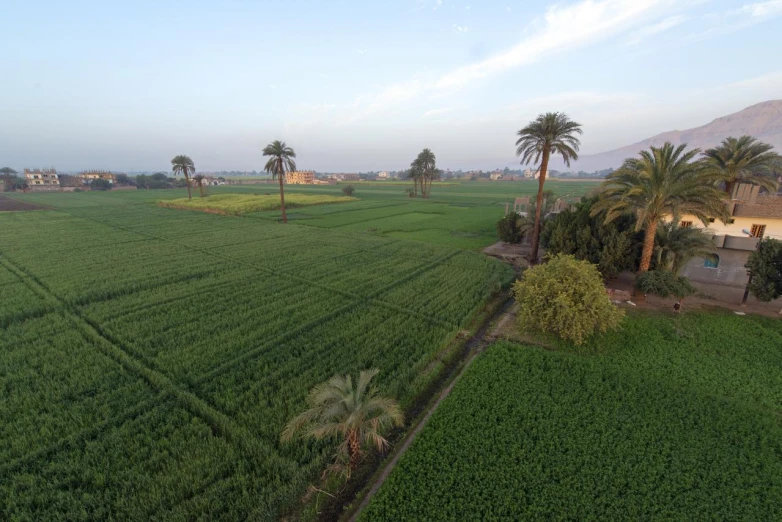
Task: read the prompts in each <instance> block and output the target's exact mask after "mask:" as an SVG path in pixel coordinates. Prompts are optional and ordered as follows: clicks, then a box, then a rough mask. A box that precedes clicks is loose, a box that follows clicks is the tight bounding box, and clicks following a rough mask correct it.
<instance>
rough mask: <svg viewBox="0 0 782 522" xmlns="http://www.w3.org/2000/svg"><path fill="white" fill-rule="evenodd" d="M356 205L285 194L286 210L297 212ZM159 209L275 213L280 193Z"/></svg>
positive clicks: (169, 203) (174, 203) (177, 202)
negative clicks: (335, 204)
mask: <svg viewBox="0 0 782 522" xmlns="http://www.w3.org/2000/svg"><path fill="white" fill-rule="evenodd" d="M348 201H358V200H357V199H356V198H351V197H348V196H329V195H320V194H296V193H292V194H288V196H287V197H286V198H285V207H286V209H287V208H299V207H309V206H313V205H328V204H333V203H347V202H348ZM160 205H161V206H164V207H169V208H182V209H189V210H204V211H208V212H216V213H220V214H232V215H234V216H242V215H244V214H249V213H251V212H263V211H265V210H278V209H279V208H280V195H279V193H274V194H272V193H269V194H255V193H254V194H246V193H245V194H213V195H211V196H208V197H203V198H200V197H197V198H194V199H187V198H181V199H168V200H162V201H161V202H160Z"/></svg>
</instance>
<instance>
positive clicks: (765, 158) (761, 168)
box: [703, 135, 782, 196]
mask: <svg viewBox="0 0 782 522" xmlns="http://www.w3.org/2000/svg"><path fill="white" fill-rule="evenodd" d="M773 148H774V147H773V146H771V145H769V144H767V143H763V142H762V141H758V140H757V139H756V138H753V137H752V136H746V135H745V136H742V137H740V138H733V137H730V138H726V139H724V140H723V141H722V143H721V144H720V145H719V146H718V147H714V148H713V149H708V150H706V151H705V152H704V153H703V156H704V158H703V161H704V163H705V164H706V165H707V166H708V167H709V169H710V170H712V171H713V173H714V174H715V175H716V176H717V178H718V179H719V180H720V181H722V182H724V183H725V192H727V194H728V196H732V195H733V187H735V186H736V184H737V183H749V184H751V185H758V186H760V187H761V188H764V189H766V190H767V191H768V192H771V193H774V192H776V191H777V188H778V182H777V177H779V176H780V175H782V156H780V155H779V154H777V153H776V152H772V150H771V149H773Z"/></svg>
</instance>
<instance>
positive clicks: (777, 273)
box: [746, 239, 782, 302]
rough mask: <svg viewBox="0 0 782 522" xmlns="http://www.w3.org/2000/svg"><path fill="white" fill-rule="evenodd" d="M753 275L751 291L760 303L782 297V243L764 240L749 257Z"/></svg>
mask: <svg viewBox="0 0 782 522" xmlns="http://www.w3.org/2000/svg"><path fill="white" fill-rule="evenodd" d="M746 267H747V269H748V270H749V272H750V273H751V274H752V281H751V282H750V283H749V291H750V292H752V295H754V296H755V297H757V298H758V300H760V301H765V302H768V301H773V300H774V299H777V298H778V297H782V241H779V240H777V239H764V240H763V241H761V243H760V245H759V246H758V249H757V250H755V251H754V252H752V253H751V254H750V255H749V260H748V261H747V265H746Z"/></svg>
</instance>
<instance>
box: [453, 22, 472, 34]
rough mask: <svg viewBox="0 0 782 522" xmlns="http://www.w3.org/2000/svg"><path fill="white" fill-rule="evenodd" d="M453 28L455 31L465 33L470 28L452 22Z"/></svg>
mask: <svg viewBox="0 0 782 522" xmlns="http://www.w3.org/2000/svg"><path fill="white" fill-rule="evenodd" d="M453 30H454V31H456V32H457V33H466V32H467V31H469V30H470V28H469V27H467V26H465V25H457V24H453Z"/></svg>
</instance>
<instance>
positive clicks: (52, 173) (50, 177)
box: [24, 169, 60, 190]
mask: <svg viewBox="0 0 782 522" xmlns="http://www.w3.org/2000/svg"><path fill="white" fill-rule="evenodd" d="M24 177H25V180H26V181H27V185H28V186H29V187H30V188H31V189H33V190H35V188H36V187H41V188H43V187H46V188H48V189H52V188H59V187H60V176H59V175H58V174H57V171H56V170H55V169H24Z"/></svg>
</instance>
